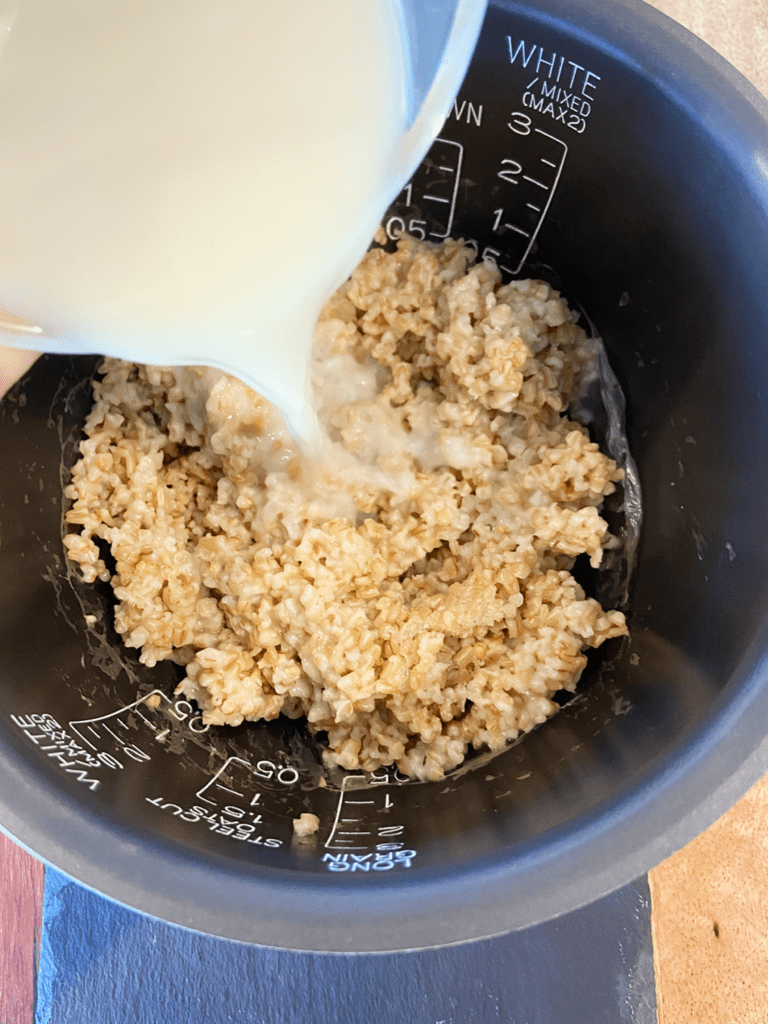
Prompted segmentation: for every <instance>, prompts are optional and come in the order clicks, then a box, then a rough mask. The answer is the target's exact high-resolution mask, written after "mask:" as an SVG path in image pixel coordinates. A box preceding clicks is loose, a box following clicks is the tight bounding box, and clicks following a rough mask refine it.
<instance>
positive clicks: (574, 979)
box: [0, 0, 768, 1024]
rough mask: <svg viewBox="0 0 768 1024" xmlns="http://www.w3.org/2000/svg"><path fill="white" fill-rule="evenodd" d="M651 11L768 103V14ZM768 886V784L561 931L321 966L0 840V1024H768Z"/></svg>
mask: <svg viewBox="0 0 768 1024" xmlns="http://www.w3.org/2000/svg"><path fill="white" fill-rule="evenodd" d="M650 2H651V3H652V5H653V6H655V7H657V8H658V9H659V10H661V11H663V12H665V13H666V14H668V15H670V16H671V17H674V18H676V19H677V20H678V21H680V22H681V23H683V24H684V25H686V26H687V27H688V28H689V29H691V30H692V31H693V32H695V33H696V34H698V35H699V36H701V37H702V38H703V39H705V40H706V41H707V42H708V43H709V44H710V45H712V46H713V47H714V48H715V49H717V50H719V52H720V53H722V54H723V56H725V57H726V58H727V59H728V60H730V61H731V63H733V64H734V65H735V66H736V67H737V68H738V69H739V70H740V71H741V72H742V73H743V74H745V75H746V76H747V77H748V78H750V79H751V80H752V81H753V82H754V84H755V85H757V87H758V88H760V89H761V90H762V91H763V92H764V93H765V94H766V95H768V0H650ZM605 3H606V4H608V3H610V0H605ZM767 879H768V777H766V778H765V779H763V780H762V781H761V782H760V783H758V785H756V786H755V787H754V788H753V789H752V790H751V791H750V792H749V793H748V794H747V795H746V796H745V797H744V798H743V799H742V800H741V801H740V802H739V803H738V804H737V805H736V807H735V808H733V809H732V810H731V811H730V812H729V813H728V814H726V815H725V816H724V817H723V818H721V819H720V820H719V821H718V822H716V823H715V825H713V826H712V827H711V828H710V829H709V830H708V831H707V832H705V833H704V834H703V835H702V836H700V837H699V838H698V839H696V840H695V841H694V842H692V843H691V844H689V845H688V846H687V847H686V848H685V849H683V850H681V851H680V852H679V853H677V854H675V855H674V856H673V857H671V858H670V859H669V860H667V861H666V862H664V864H662V865H661V866H659V867H658V868H656V869H655V870H654V871H652V872H650V874H649V876H648V878H647V879H646V878H643V879H639V880H638V881H637V882H636V883H634V884H633V885H630V886H627V887H625V888H624V889H622V890H620V891H619V892H617V893H614V894H613V895H611V896H609V897H606V898H605V899H603V900H601V901H599V902H597V903H595V904H593V905H592V906H591V907H587V908H584V909H582V910H579V911H576V912H574V913H573V914H569V915H566V916H565V917H563V918H560V919H559V920H557V921H553V922H549V923H548V924H545V925H541V926H539V927H538V928H532V929H529V930H527V931H525V932H520V933H517V934H515V935H511V936H506V937H504V938H501V939H494V940H489V941H487V942H481V943H474V944H471V945H468V946H462V947H455V948H452V949H445V950H433V951H428V952H425V953H418V954H405V955H395V956H363V957H353V958H349V957H322V956H308V955H302V954H292V953H280V952H276V951H270V950H264V949H260V948H258V947H252V946H242V945H238V944H236V943H230V942H225V941H221V940H217V939H213V938H210V937H208V936H203V935H198V934H195V933H191V932H187V931H183V930H181V929H178V928H174V927H172V926H169V925H165V924H163V923H162V922H160V921H156V920H154V919H151V918H147V917H144V916H142V915H139V914H135V913H133V912H132V911H129V910H126V909H125V908H122V907H118V906H116V905H115V904H113V903H111V902H110V901H108V900H106V899H104V898H102V897H100V896H98V895H97V894H95V893H92V892H90V891H89V890H87V889H85V888H83V887H81V886H79V885H77V884H76V883H74V882H71V880H69V879H68V878H66V877H65V876H63V875H61V874H60V873H59V872H57V871H55V870H54V869H52V868H48V869H47V870H46V869H44V867H43V865H42V864H41V863H40V862H39V861H37V860H35V859H34V858H33V857H31V856H30V855H29V854H27V853H25V852H24V851H23V850H21V849H20V848H19V847H18V846H16V845H15V844H14V843H12V842H11V841H10V840H8V839H6V838H4V837H3V836H2V835H0V1024H32V1022H34V1024H70V1022H71V1024H91V1022H94V1024H96V1022H98V1024H112V1022H114V1024H123V1022H125V1024H127V1022H132V1024H134V1022H144V1021H147V1022H157V1021H163V1022H176V1021H178V1022H180V1024H181V1022H185V1024H186V1022H197V1021H200V1022H205V1024H218V1022H224V1021H238V1022H251V1021H252V1022H254V1024H257V1022H258V1024H272V1022H275V1024H277V1022H279V1024H292V1022H294V1021H296V1022H298V1021H302V1022H305V1024H312V1022H315V1021H318V1022H319V1021H323V1022H324V1024H347V1022H349V1024H353V1022H354V1024H363V1022H365V1024H369V1022H370V1024H390V1022H391V1024H469V1022H472V1021H477V1022H481V1024H484V1022H490V1021H499V1022H505V1024H581V1022H584V1024H587V1022H588V1024H614V1022H615V1024H620V1022H632V1024H655V1022H656V1021H658V1022H659V1024H689V1022H690V1024H710V1022H711V1024H765V1022H766V1021H768V880H767Z"/></svg>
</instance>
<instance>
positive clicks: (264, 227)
mask: <svg viewBox="0 0 768 1024" xmlns="http://www.w3.org/2000/svg"><path fill="white" fill-rule="evenodd" d="M458 6H459V8H462V7H463V8H464V12H463V15H462V11H461V10H460V11H459V12H458V15H457V23H456V24H458V21H460V20H461V17H464V21H465V24H464V26H463V28H462V27H461V26H459V28H460V30H461V32H460V34H461V35H462V37H463V38H462V40H459V43H460V44H461V47H462V48H463V49H461V50H459V49H457V46H459V43H457V42H456V39H454V42H453V44H452V45H453V47H454V52H453V62H454V63H456V61H457V60H458V62H459V66H458V68H457V70H456V71H454V73H453V81H448V82H446V83H444V86H445V87H444V89H443V93H444V95H441V96H438V97H437V99H436V100H435V98H434V96H433V103H432V107H433V109H432V111H431V115H430V116H431V119H432V120H431V123H429V124H425V123H422V124H421V125H419V126H418V130H419V133H420V137H419V138H418V139H417V140H414V138H413V135H414V130H413V129H412V130H411V132H409V133H407V132H406V128H407V125H408V122H409V112H408V103H409V89H410V83H409V76H410V68H411V55H410V51H409V49H408V45H407V37H406V36H405V34H404V32H403V31H402V27H403V25H404V23H405V21H404V15H403V11H402V7H401V3H400V0H375V2H374V0H323V2H318V0H292V2H291V3H274V2H266V0H163V2H162V3H157V0H0V206H1V207H2V210H3V229H2V233H1V234H0V306H1V307H2V308H3V309H5V310H9V311H12V314H13V316H8V317H6V318H4V319H5V323H4V324H2V325H0V330H2V332H3V336H2V338H0V343H3V342H5V343H9V344H12V345H17V346H20V347H27V348H36V349H44V350H46V351H61V352H101V353H107V354H110V355H117V356H119V357H121V358H128V359H134V360H137V361H141V362H149V363H159V364H169V365H183V364H204V365H211V366H215V367H218V368H220V369H224V370H227V371H229V372H231V373H234V374H236V375H237V376H239V377H240V378H242V379H243V380H245V381H246V383H248V384H251V385H252V386H253V387H255V388H256V389H257V390H258V391H260V392H261V393H262V394H263V395H264V396H265V397H266V398H268V399H269V400H270V401H272V402H273V403H274V404H275V405H277V406H278V407H279V408H280V409H281V410H282V411H283V413H284V414H285V416H286V419H287V420H288V422H289V425H290V426H291V428H292V429H293V431H294V432H295V433H297V434H298V435H300V436H301V435H303V436H304V437H308V436H309V435H310V434H311V433H312V423H313V413H312V411H311V406H310V404H309V402H308V383H307V380H308V370H307V366H308V360H309V350H310V347H311V340H312V333H313V327H314V324H315V321H316V319H317V315H318V313H319V310H320V307H321V306H322V304H323V302H324V301H325V299H326V298H327V297H328V295H329V294H330V293H331V291H332V290H333V289H334V288H335V287H337V286H338V285H339V284H340V283H341V282H342V281H343V280H344V279H345V278H346V277H347V276H348V274H349V272H350V270H351V269H352V268H353V267H354V265H355V264H356V263H357V262H358V260H359V259H360V257H361V256H362V254H363V253H364V252H365V250H366V248H367V246H368V245H369V243H370V240H371V238H372V236H373V233H374V231H375V229H376V226H377V224H378V222H379V219H380V217H381V215H382V214H383V212H384V210H385V209H386V206H387V205H388V203H389V202H390V201H391V200H392V199H393V198H394V196H395V195H396V193H397V192H398V191H399V189H400V188H401V187H402V186H403V185H404V184H405V181H406V180H407V178H408V176H409V175H410V173H411V172H412V170H413V169H414V166H415V163H417V162H418V159H419V158H420V156H421V155H423V152H424V151H426V149H427V148H428V145H429V143H430V142H431V139H432V137H433V136H434V134H435V132H436V130H437V128H438V127H439V124H440V123H441V120H442V117H443V116H444V114H445V113H446V111H447V107H448V104H449V102H450V100H451V98H452V96H451V92H450V88H451V86H452V85H453V87H454V88H455V87H457V86H458V84H459V83H460V79H461V73H463V70H464V68H465V67H466V63H467V62H468V60H469V56H470V54H471V51H472V48H473V45H474V41H475V39H476V36H477V32H478V31H479V25H480V20H481V16H482V8H483V7H484V3H482V2H478V0H463V3H462V2H460V3H459V5H458ZM470 8H471V11H470V10H469V9H470ZM456 24H454V29H456ZM454 36H456V32H455V31H454ZM446 52H447V51H446ZM448 77H450V76H448ZM438 78H439V76H438ZM432 92H433V94H434V92H435V90H434V88H433V90H432ZM428 105H429V104H427V105H426V106H428ZM417 150H418V151H417Z"/></svg>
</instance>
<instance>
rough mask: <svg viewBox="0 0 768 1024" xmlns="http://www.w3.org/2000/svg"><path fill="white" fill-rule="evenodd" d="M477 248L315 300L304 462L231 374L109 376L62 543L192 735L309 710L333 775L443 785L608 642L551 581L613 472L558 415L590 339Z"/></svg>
mask: <svg viewBox="0 0 768 1024" xmlns="http://www.w3.org/2000/svg"><path fill="white" fill-rule="evenodd" d="M473 255H474V254H473V253H472V250H471V249H468V248H467V247H465V246H463V245H462V244H461V243H458V242H454V241H448V242H446V243H445V244H444V245H443V246H441V247H439V248H435V247H432V246H427V245H424V244H420V243H417V242H415V241H413V240H410V239H406V240H403V241H402V242H401V243H400V244H399V246H398V250H397V252H396V253H394V254H388V253H386V252H384V251H383V250H378V249H377V250H373V251H371V252H370V253H369V254H368V255H367V256H366V257H365V259H364V260H363V261H362V263H361V264H360V266H359V267H358V269H357V270H356V271H355V273H354V274H353V275H352V278H351V280H350V281H349V282H348V283H347V284H346V285H344V286H343V287H342V288H341V289H340V290H339V291H338V292H337V293H336V295H335V296H334V297H333V298H332V299H331V301H330V302H329V303H328V305H327V306H326V308H325V310H324V312H323V314H322V317H321V320H320V322H319V324H318V327H317V333H316V342H315V363H314V368H313V383H314V386H315V391H316V396H317V407H318V411H319V416H320V420H321V423H322V424H323V427H324V430H325V432H326V434H327V439H326V443H325V446H324V449H323V452H322V454H321V455H320V456H318V457H316V458H313V459H307V460H305V459H303V458H302V456H301V455H300V452H299V450H298V449H297V448H296V446H295V445H294V443H293V441H292V439H291V437H290V435H289V434H288V433H287V431H286V430H285V428H284V426H283V425H282V421H281V419H280V417H279V415H278V414H277V412H276V411H275V410H274V409H273V408H272V406H270V405H269V404H268V403H267V402H265V401H264V400H263V399H262V398H260V397H259V396H258V395H257V394H255V393H254V392H253V391H251V390H250V389H249V388H248V387H246V386H245V385H244V384H242V383H240V382H239V381H238V380H236V379H234V378H232V377H229V376H227V375H226V374H223V373H221V372H219V371H214V370H208V369H200V368H189V369H179V368H169V367H150V366H136V365H134V364H131V363H126V362H120V361H117V360H113V359H108V360H106V361H105V362H104V364H103V366H102V373H103V378H102V379H101V380H96V381H95V382H94V385H93V388H94V397H95V403H94V406H93V410H92V412H91V413H90V415H89V417H88V421H87V425H86V435H87V437H86V440H84V441H83V442H82V445H81V456H80V459H79V461H78V462H77V463H76V465H75V466H74V468H73V471H72V480H71V483H70V484H69V486H68V488H67V496H68V497H69V498H70V499H71V500H72V506H71V509H70V511H69V512H68V513H67V516H66V521H67V523H68V524H69V527H70V531H71V532H69V533H68V534H67V535H66V536H65V538H64V542H65V545H66V548H67V553H68V555H69V557H70V558H71V559H73V560H74V561H75V562H76V563H78V565H79V568H80V572H81V573H82V575H83V578H84V579H85V580H86V581H90V582H92V581H94V580H96V579H101V580H109V581H111V583H112V586H113V588H114V593H115V597H116V598H117V602H118V604H117V610H116V616H115V624H116V627H117V630H118V632H119V633H120V634H121V635H122V637H123V640H124V642H125V644H126V645H127V646H129V647H135V648H141V661H142V662H144V663H145V664H147V665H154V664H155V663H156V662H157V661H159V660H161V659H171V660H173V661H175V662H178V663H179V664H181V665H183V666H185V669H186V678H185V679H184V680H183V681H182V682H181V683H180V685H179V691H180V692H181V693H183V694H184V695H185V696H187V697H188V698H190V699H194V700H195V701H197V702H198V704H199V705H200V707H201V708H202V709H203V713H204V719H205V721H206V722H209V723H212V724H215V725H238V724H239V723H241V722H242V721H243V720H244V719H246V720H254V721H255V720H259V719H271V718H274V717H276V716H277V715H279V714H281V713H282V714H286V715H289V716H291V717H299V716H302V715H304V716H306V719H307V723H308V726H309V729H310V730H312V732H314V733H325V734H327V741H326V744H325V745H326V750H325V754H324V756H325V758H326V761H327V762H328V763H329V764H330V765H340V766H341V767H343V768H348V769H364V770H368V771H372V770H374V769H377V768H379V767H381V766H382V765H390V764H396V765H397V767H398V768H399V769H400V771H401V772H404V773H406V774H408V775H411V776H415V777H417V778H421V779H439V778H440V777H441V776H442V775H443V773H444V772H445V771H447V770H448V769H450V768H453V767H455V766H456V765H458V764H459V763H460V762H461V761H462V759H463V758H464V756H465V754H466V751H467V749H468V747H469V746H472V747H475V748H482V747H488V748H490V749H491V750H497V749H499V748H501V747H503V746H504V745H505V744H506V743H507V742H508V741H509V740H511V739H513V738H515V737H516V736H518V735H519V734H520V733H522V732H525V731H526V730H528V729H531V728H532V727H533V726H535V725H537V724H539V723H540V722H543V721H544V720H545V719H546V718H547V717H548V716H549V715H551V714H552V713H553V712H554V711H555V710H556V708H557V705H556V704H555V703H554V702H553V700H552V696H553V694H554V693H555V692H556V691H558V690H561V689H567V690H573V689H574V688H575V686H576V683H577V681H578V678H579V675H580V673H581V671H582V669H583V667H584V665H585V663H586V656H585V653H584V652H585V650H586V649H587V648H589V647H597V646H598V645H600V644H601V643H603V641H604V640H606V639H607V638H609V637H614V636H618V635H621V634H623V633H625V632H626V625H625V621H624V616H623V615H622V614H621V612H619V611H604V610H603V609H602V608H601V606H600V605H599V604H598V602H597V601H596V600H594V599H592V598H588V597H586V596H585V594H584V592H583V590H582V588H581V586H580V585H579V584H578V583H577V582H576V580H575V579H574V577H573V576H572V575H571V569H572V567H573V563H574V561H575V559H576V557H577V556H578V555H580V554H582V553H586V554H587V555H588V556H589V559H590V562H591V564H592V565H593V566H599V565H600V562H601V558H602V555H603V551H604V549H606V548H607V547H609V546H611V545H613V544H615V543H616V542H615V540H614V539H613V538H612V537H611V536H610V534H609V533H608V530H607V526H606V523H605V521H604V520H603V519H602V518H601V516H600V511H599V510H600V507H601V504H602V501H603V499H604V497H605V496H606V495H608V494H610V493H611V492H612V491H613V490H614V485H615V483H616V482H617V481H619V480H620V479H621V477H622V471H621V470H620V469H618V468H617V466H616V464H615V463H614V462H613V461H612V460H611V459H610V458H608V457H607V456H606V455H604V454H602V453H601V452H600V450H599V449H598V446H597V445H596V444H594V443H593V442H592V441H590V440H589V437H588V435H587V432H586V430H585V429H584V428H583V427H582V426H580V425H578V424H577V423H574V422H572V421H571V420H569V419H568V417H567V415H566V410H567V406H568V400H569V397H570V396H571V394H572V393H573V390H574V387H575V383H574V382H575V381H576V380H577V379H578V377H579V375H580V374H581V373H582V372H583V371H584V370H585V367H586V366H587V365H588V364H589V362H590V360H591V358H592V348H591V344H590V342H589V340H588V339H587V338H586V336H585V334H584V332H583V331H582V330H581V328H579V327H578V326H577V324H576V322H575V320H576V317H575V316H574V314H573V313H572V312H571V311H570V310H569V309H568V307H567V306H566V304H565V302H564V301H563V299H562V298H561V297H560V296H559V295H558V293H557V292H555V291H553V290H552V289H551V288H550V287H549V286H548V285H547V284H545V283H543V282H541V281H513V282H511V283H510V284H506V285H501V282H500V276H499V274H498V272H497V270H496V269H495V268H493V267H492V266H490V265H487V264H483V263H480V264H476V265H470V264H471V261H472V258H473ZM97 540H102V541H105V542H106V543H107V544H108V545H109V547H110V548H111V551H112V555H113V557H114V562H115V565H114V571H110V569H108V568H107V566H106V564H105V562H104V559H103V557H102V553H101V551H100V549H99V547H98V546H97V543H96V541H97Z"/></svg>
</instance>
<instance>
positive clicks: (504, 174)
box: [492, 114, 568, 275]
mask: <svg viewBox="0 0 768 1024" xmlns="http://www.w3.org/2000/svg"><path fill="white" fill-rule="evenodd" d="M515 117H516V118H517V119H514V118H515ZM513 123H514V125H515V129H514V130H515V135H516V139H515V142H514V143H513V144H512V146H511V148H510V150H509V153H510V155H509V156H507V157H504V158H503V159H502V160H501V162H500V164H499V170H498V171H497V172H496V178H497V179H499V180H500V181H502V182H504V183H505V184H504V187H503V191H501V192H500V194H499V198H500V200H501V205H500V206H499V208H498V209H496V210H494V216H495V219H494V221H493V224H492V230H493V231H494V232H495V233H498V234H499V235H501V236H502V237H503V236H504V235H505V233H511V234H512V235H516V236H518V237H519V238H524V239H525V243H522V242H521V243H519V244H518V245H517V246H516V245H515V244H514V241H513V240H512V239H510V240H509V245H504V246H503V250H504V251H503V252H502V251H499V250H494V252H496V251H499V256H500V257H501V258H500V259H499V260H498V264H499V266H500V267H501V269H502V270H504V271H506V272H507V273H509V274H512V275H514V274H517V273H519V271H520V270H521V268H522V266H523V264H524V263H525V261H526V259H527V258H528V254H529V253H530V252H531V249H532V248H533V245H534V243H535V241H536V237H537V235H538V233H539V230H540V229H541V225H542V224H543V223H544V220H545V218H546V215H547V212H548V211H549V207H550V205H551V203H552V199H553V197H554V194H555V190H556V189H557V186H558V184H559V182H560V178H561V176H562V172H563V166H564V165H565V160H566V157H567V156H568V145H567V143H565V142H563V140H562V139H558V138H557V137H556V136H554V135H550V134H549V132H545V131H544V130H543V129H541V128H532V127H531V126H532V121H531V119H530V118H529V117H528V115H523V114H519V116H518V115H513ZM510 127H511V125H510ZM542 146H546V147H547V149H551V148H552V147H553V146H556V147H557V149H556V152H554V153H549V154H547V155H542V153H541V149H542ZM555 155H557V159H554V157H555ZM509 186H522V189H520V188H517V187H515V188H513V189H510V188H509ZM534 189H535V190H536V192H533V190H534ZM540 191H542V192H546V194H547V195H546V201H544V202H542V199H541V197H540V196H539V192H540ZM526 193H527V194H526ZM528 211H530V212H528ZM501 248H502V246H501V245H500V246H499V249H500V250H501ZM502 260H503V262H502ZM515 262H516V265H515Z"/></svg>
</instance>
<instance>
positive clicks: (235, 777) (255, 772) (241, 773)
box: [196, 757, 299, 804]
mask: <svg viewBox="0 0 768 1024" xmlns="http://www.w3.org/2000/svg"><path fill="white" fill-rule="evenodd" d="M224 780H226V781H224ZM298 781H299V773H298V772H297V771H296V769H295V768H294V767H293V766H292V765H289V764H286V763H282V762H275V761H268V760H267V759H266V758H262V760H260V761H257V762H256V763H255V764H251V762H250V761H246V760H244V759H243V758H242V757H228V758H227V760H226V761H225V762H224V764H223V765H222V766H221V767H220V768H219V769H218V771H217V772H216V773H215V774H214V775H213V776H212V777H211V778H210V779H209V780H208V782H206V784H205V785H204V786H203V787H202V789H198V791H197V794H196V796H197V798H198V800H202V801H204V802H205V803H209V804H215V803H216V801H215V800H212V799H211V798H210V796H206V795H205V793H206V792H210V793H211V795H215V791H216V790H222V791H223V792H225V793H231V794H232V795H233V796H237V797H240V798H241V799H242V800H247V799H248V798H249V796H250V795H251V794H252V793H253V790H254V789H255V788H256V785H259V786H263V785H264V783H265V782H273V783H275V784H276V785H278V786H280V787H289V786H292V785H294V784H295V783H297V782H298ZM227 783H230V785H227ZM235 785H237V786H239V787H240V788H239V789H235V788H234V787H235ZM259 797H260V794H258V793H257V794H255V795H254V796H253V798H252V799H251V804H255V803H258V800H259Z"/></svg>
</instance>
